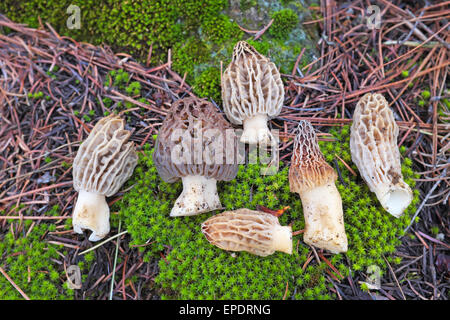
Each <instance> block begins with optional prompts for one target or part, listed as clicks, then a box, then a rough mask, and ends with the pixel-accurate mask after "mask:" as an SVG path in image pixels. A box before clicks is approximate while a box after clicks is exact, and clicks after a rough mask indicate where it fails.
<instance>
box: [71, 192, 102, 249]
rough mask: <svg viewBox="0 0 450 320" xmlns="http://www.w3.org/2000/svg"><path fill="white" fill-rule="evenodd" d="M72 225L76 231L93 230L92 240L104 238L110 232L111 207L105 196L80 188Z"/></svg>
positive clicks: (90, 238)
mask: <svg viewBox="0 0 450 320" xmlns="http://www.w3.org/2000/svg"><path fill="white" fill-rule="evenodd" d="M72 225H73V230H74V231H75V232H76V233H83V230H84V229H88V230H91V231H92V234H91V236H90V237H89V240H90V241H98V240H100V239H103V238H104V237H105V236H106V235H107V234H108V232H109V207H108V204H107V203H106V198H105V196H104V195H100V194H95V193H92V192H87V191H83V190H80V192H79V193H78V200H77V203H76V205H75V209H74V211H73V220H72Z"/></svg>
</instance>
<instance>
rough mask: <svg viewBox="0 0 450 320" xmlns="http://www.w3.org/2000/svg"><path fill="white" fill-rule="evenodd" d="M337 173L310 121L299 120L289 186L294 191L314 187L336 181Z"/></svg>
mask: <svg viewBox="0 0 450 320" xmlns="http://www.w3.org/2000/svg"><path fill="white" fill-rule="evenodd" d="M336 179H337V174H336V172H335V171H334V169H333V167H331V166H330V165H329V164H328V163H327V162H326V161H325V158H324V156H323V154H322V152H321V151H320V148H319V144H318V143H317V136H316V133H315V131H314V128H313V126H312V125H311V123H310V122H309V121H306V120H302V121H300V122H299V124H298V127H297V130H296V137H295V140H294V148H293V154H292V158H291V166H290V168H289V186H290V189H291V191H292V192H297V193H299V192H300V191H303V190H307V189H312V188H315V187H318V186H321V185H324V184H327V183H330V182H333V183H334V181H336Z"/></svg>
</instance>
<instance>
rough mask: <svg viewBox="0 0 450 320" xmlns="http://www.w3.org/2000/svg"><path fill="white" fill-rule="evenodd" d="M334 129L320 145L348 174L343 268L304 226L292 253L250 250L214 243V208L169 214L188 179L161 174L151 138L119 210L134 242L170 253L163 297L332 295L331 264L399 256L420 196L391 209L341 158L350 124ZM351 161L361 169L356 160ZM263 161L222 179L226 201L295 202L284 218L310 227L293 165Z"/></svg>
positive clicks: (163, 265) (150, 252) (353, 265)
mask: <svg viewBox="0 0 450 320" xmlns="http://www.w3.org/2000/svg"><path fill="white" fill-rule="evenodd" d="M331 134H332V135H333V137H334V139H335V140H334V141H321V142H320V147H321V149H322V151H323V153H324V155H325V157H326V159H327V160H328V161H329V162H330V163H332V164H333V163H337V164H338V168H339V172H340V176H341V178H340V179H339V180H338V181H337V182H336V184H337V187H338V189H339V191H340V193H341V196H342V200H343V207H344V220H345V228H346V232H347V235H348V241H349V250H348V252H347V253H346V254H338V255H333V256H331V257H329V261H330V262H331V264H332V265H333V266H334V267H335V268H336V269H337V270H338V271H339V273H340V274H339V273H335V272H334V271H332V270H331V269H330V268H329V266H328V264H327V263H325V262H321V263H320V264H317V263H316V262H314V263H312V262H311V263H306V262H307V260H308V258H309V257H310V256H311V255H312V250H311V248H310V247H309V246H307V245H305V244H304V243H303V242H302V235H301V234H300V235H297V236H295V237H294V253H293V254H292V255H287V254H284V253H280V252H277V253H275V254H273V255H271V256H268V257H264V258H261V257H258V256H254V255H251V254H249V253H246V252H240V253H235V254H231V253H230V252H226V251H223V250H221V249H218V248H216V247H214V246H212V245H210V244H209V243H208V241H207V240H206V238H205V237H204V236H203V234H202V232H201V230H200V225H201V223H202V222H203V221H204V220H206V219H207V218H208V217H210V216H211V215H212V214H214V213H208V214H202V215H199V216H194V217H181V218H170V217H169V213H170V210H171V207H172V205H173V203H174V201H175V199H176V198H177V196H178V195H179V193H180V192H181V190H182V185H181V182H177V183H174V184H168V183H165V182H163V181H162V180H161V179H160V178H159V176H158V173H157V170H156V168H155V166H154V165H153V160H152V152H153V151H152V150H151V149H150V147H149V146H148V145H147V147H146V148H144V150H143V152H142V153H141V155H140V159H139V164H138V166H137V168H136V170H135V173H134V176H133V178H132V179H131V180H130V181H129V182H128V186H130V187H131V186H133V188H132V189H131V190H130V191H129V192H128V193H126V194H125V195H124V197H123V199H122V200H121V201H120V202H118V203H116V204H115V206H116V207H115V210H117V211H119V212H120V217H121V219H123V221H124V224H125V227H126V228H127V230H128V232H129V233H130V234H131V238H132V242H131V244H132V245H143V244H147V245H146V246H140V247H139V250H142V251H143V252H145V256H146V258H147V259H150V257H158V256H160V253H161V252H163V253H164V254H163V258H161V260H160V263H159V267H160V272H159V274H158V276H157V277H156V283H157V284H158V286H159V287H160V289H161V292H162V297H163V298H177V299H282V298H283V297H288V298H290V297H292V298H295V299H330V298H333V297H332V296H330V295H329V291H328V289H327V285H326V283H327V282H326V281H325V277H326V275H327V274H329V273H328V272H331V273H333V274H334V276H336V277H341V276H343V277H345V276H347V275H348V273H349V270H350V269H351V270H353V271H360V270H363V271H366V270H367V267H369V266H371V265H376V266H378V267H379V268H380V269H381V273H382V274H383V273H384V272H385V271H386V268H387V265H386V260H387V261H389V262H390V263H392V264H396V263H400V260H399V258H398V257H395V258H394V257H393V256H392V253H394V251H395V247H396V246H397V245H398V244H400V240H399V237H401V236H402V235H403V230H404V228H405V227H406V226H407V225H408V224H409V222H410V219H411V217H412V215H413V213H414V211H415V207H416V205H417V203H418V192H417V191H415V192H414V200H413V202H412V204H411V205H410V206H409V207H408V209H407V210H406V212H405V214H404V216H403V217H402V218H400V219H396V218H394V217H393V216H391V215H389V214H388V213H387V212H386V211H385V210H384V209H383V208H382V207H381V206H380V204H379V202H378V200H377V199H376V197H375V195H374V194H373V193H371V192H370V191H369V189H368V187H367V186H366V185H365V184H364V183H363V182H362V180H361V178H360V177H359V176H354V175H353V174H352V173H351V172H350V171H349V170H348V169H347V168H346V167H345V165H344V164H343V163H342V162H340V161H338V162H334V159H337V157H336V155H338V156H339V157H340V158H341V159H342V160H344V161H345V162H346V163H348V164H351V158H350V151H349V127H348V126H345V127H343V128H342V129H333V130H331ZM402 151H404V150H403V149H402ZM411 164H412V162H411V160H410V159H408V158H404V159H403V166H402V171H403V175H404V177H405V181H406V182H407V183H408V184H409V185H410V186H411V187H414V181H413V180H412V178H413V176H414V174H413V172H412V170H411ZM351 166H352V168H353V170H354V171H355V172H357V169H356V167H355V166H354V165H351ZM260 169H261V167H260V165H258V164H250V165H246V166H244V165H241V167H240V170H239V173H238V175H237V178H236V179H235V180H232V181H230V182H223V183H222V182H219V189H218V190H219V196H220V198H221V201H222V205H223V206H224V207H225V209H227V210H234V209H238V208H242V207H246V208H249V209H256V208H257V206H258V205H260V206H264V207H267V208H270V209H274V210H278V209H282V208H284V207H285V206H289V207H290V209H289V210H287V211H286V212H285V213H284V214H283V215H282V216H281V218H280V222H281V224H282V225H287V224H291V225H292V228H293V230H294V231H297V230H301V229H303V228H304V221H303V214H302V205H301V201H300V199H299V197H298V195H297V194H294V193H291V192H290V191H289V183H288V167H287V166H281V167H280V170H279V171H278V172H277V173H276V174H275V175H267V176H264V175H261V174H260ZM148 244H150V245H148ZM344 256H347V258H348V261H349V262H350V264H348V263H347V262H346V259H344ZM385 258H386V260H385ZM349 268H350V269H349ZM327 271H328V272H327ZM286 288H287V289H286ZM286 290H287V291H286Z"/></svg>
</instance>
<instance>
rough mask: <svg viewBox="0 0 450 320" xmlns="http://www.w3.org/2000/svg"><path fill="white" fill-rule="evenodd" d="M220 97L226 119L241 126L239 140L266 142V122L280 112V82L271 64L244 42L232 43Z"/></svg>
mask: <svg viewBox="0 0 450 320" xmlns="http://www.w3.org/2000/svg"><path fill="white" fill-rule="evenodd" d="M222 100H223V106H224V111H225V113H226V115H227V117H228V119H230V121H231V122H232V123H234V124H243V125H244V132H243V134H242V137H241V142H243V143H248V144H256V143H264V144H269V143H270V140H271V139H272V138H273V137H272V136H271V133H270V131H269V129H268V127H267V121H268V120H269V119H271V118H273V117H276V116H277V115H278V114H279V113H280V112H281V108H282V107H283V101H284V86H283V81H282V80H281V76H280V72H279V71H278V69H277V67H276V66H275V64H274V63H273V62H271V61H270V60H269V58H267V57H265V56H263V55H262V54H260V53H259V52H258V51H256V50H255V48H253V47H252V46H251V45H249V44H248V43H247V42H245V41H239V42H238V43H237V44H236V45H235V47H234V50H233V59H232V61H231V63H230V64H229V65H228V67H227V68H226V70H225V72H224V74H223V76H222Z"/></svg>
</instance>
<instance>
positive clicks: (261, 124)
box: [241, 114, 272, 145]
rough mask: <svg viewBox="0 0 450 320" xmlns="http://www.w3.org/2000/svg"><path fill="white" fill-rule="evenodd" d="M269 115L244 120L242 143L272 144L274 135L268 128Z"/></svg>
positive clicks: (259, 115) (258, 115)
mask: <svg viewBox="0 0 450 320" xmlns="http://www.w3.org/2000/svg"><path fill="white" fill-rule="evenodd" d="M267 120H268V118H267V115H265V114H257V115H256V116H253V117H251V118H246V119H245V120H244V132H243V133H242V136H241V142H242V143H247V144H257V143H259V144H266V145H268V144H270V143H271V138H272V134H271V133H270V131H269V128H268V127H267Z"/></svg>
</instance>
